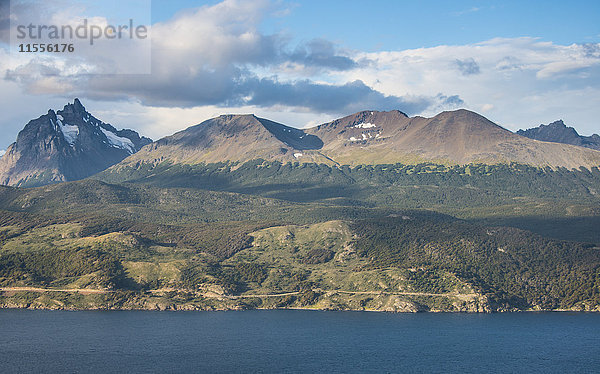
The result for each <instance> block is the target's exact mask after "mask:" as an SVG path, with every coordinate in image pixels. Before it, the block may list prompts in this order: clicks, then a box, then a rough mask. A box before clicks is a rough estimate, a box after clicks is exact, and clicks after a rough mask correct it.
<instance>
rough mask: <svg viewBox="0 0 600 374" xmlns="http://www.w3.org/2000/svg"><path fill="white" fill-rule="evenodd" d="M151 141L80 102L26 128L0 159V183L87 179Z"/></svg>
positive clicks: (37, 182)
mask: <svg viewBox="0 0 600 374" xmlns="http://www.w3.org/2000/svg"><path fill="white" fill-rule="evenodd" d="M151 142H152V140H151V139H149V138H146V137H140V135H139V134H138V133H137V132H135V131H133V130H117V129H116V128H114V127H113V126H111V125H110V124H107V123H104V122H102V121H101V120H99V119H97V118H96V117H94V116H93V115H91V114H90V113H88V112H87V111H86V109H85V107H84V106H83V105H82V104H81V102H80V101H79V100H78V99H75V100H74V102H73V103H72V104H67V105H65V107H64V108H63V109H62V110H58V111H54V110H49V111H48V113H47V114H44V115H42V116H40V117H39V118H36V119H34V120H31V121H30V122H29V123H27V124H26V125H25V127H24V128H23V130H21V131H20V132H19V134H18V136H17V140H16V142H14V143H13V144H11V145H10V146H9V147H8V149H7V150H6V153H5V154H4V156H2V158H1V159H0V184H4V185H14V186H39V185H44V184H49V183H56V182H64V181H72V180H78V179H83V178H86V177H88V176H91V175H94V174H96V173H98V172H100V171H102V170H105V169H106V168H108V167H109V166H112V165H114V164H116V163H118V162H120V161H121V160H123V159H124V158H126V157H127V156H129V155H131V154H133V153H135V152H137V151H138V150H139V149H140V148H141V147H143V146H144V145H147V144H149V143H151Z"/></svg>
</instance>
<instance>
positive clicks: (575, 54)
mask: <svg viewBox="0 0 600 374" xmlns="http://www.w3.org/2000/svg"><path fill="white" fill-rule="evenodd" d="M49 4H52V6H50V5H49ZM599 15H600V2H598V1H570V2H564V1H548V0H546V1H391V0H388V1H384V0H380V1H370V2H366V1H354V0H347V1H333V0H330V1H286V0H257V1H252V0H225V1H191V0H171V1H162V0H152V1H151V0H119V1H117V0H105V1H103V2H97V1H75V0H56V1H53V2H47V1H46V2H44V1H42V0H38V1H36V0H12V1H11V2H9V1H7V0H0V40H1V41H0V77H1V79H0V113H1V115H0V126H1V128H2V131H1V132H0V149H5V148H6V147H7V146H8V145H9V144H10V143H11V142H13V141H14V140H15V138H16V136H17V133H18V132H19V131H20V130H21V129H22V128H23V126H24V125H25V124H26V123H27V122H28V121H29V120H31V119H33V118H37V117H38V116H40V115H42V114H45V113H46V111H47V110H48V109H50V108H52V109H60V108H62V106H63V105H64V104H66V103H67V102H69V101H72V100H73V98H74V97H78V98H79V99H80V100H81V101H82V102H83V104H84V105H85V106H86V107H87V109H88V110H89V111H90V112H92V114H94V115H95V116H96V117H98V118H100V119H102V120H103V121H105V122H109V123H111V124H113V125H114V126H115V127H117V128H132V129H135V130H137V131H138V132H140V133H141V134H143V135H146V136H149V137H152V138H153V139H158V138H160V137H163V136H166V135H170V134H172V133H174V132H176V131H179V130H182V129H184V128H186V127H188V126H191V125H194V124H197V123H200V122H202V121H203V120H206V119H208V118H211V117H214V116H218V115H220V114H224V113H255V114H256V115H259V116H262V117H266V118H269V119H272V120H275V121H278V122H282V123H285V124H287V125H290V126H295V127H308V126H312V125H318V124H321V123H324V122H328V121H330V120H333V119H335V118H339V117H341V116H344V115H348V114H351V113H353V112H357V111H360V110H392V109H398V110H401V111H403V112H405V113H407V114H409V115H411V116H413V115H422V116H433V115H435V114H437V113H439V112H440V111H444V110H454V109H458V108H466V109H469V110H473V111H476V112H478V113H480V114H482V115H484V116H486V117H487V118H489V119H490V120H492V121H494V122H495V123H497V124H499V125H501V126H503V127H505V128H508V129H510V130H513V131H514V130H517V129H519V128H529V127H534V126H538V125H539V124H542V123H544V124H547V123H550V122H552V121H555V120H558V119H563V120H564V121H565V123H566V124H567V125H569V126H573V127H575V128H576V129H577V130H578V131H579V132H580V133H582V134H584V135H591V134H592V133H600V22H598V17H599ZM76 16H78V17H83V16H85V17H87V18H89V19H90V20H91V21H90V22H92V23H95V24H98V25H107V24H110V23H111V22H121V21H123V20H127V19H129V18H131V19H134V20H136V21H137V22H139V23H141V24H146V23H147V24H148V26H149V29H150V30H151V38H150V39H148V40H145V42H149V43H150V44H145V45H146V46H147V45H150V46H151V53H150V54H145V53H144V52H145V51H146V50H145V49H143V48H142V47H140V46H138V45H127V46H123V45H116V44H114V43H113V44H111V43H108V42H106V43H103V42H98V43H97V45H94V47H93V48H87V49H83V48H81V49H79V48H78V50H77V51H76V53H73V54H72V55H71V56H69V57H65V58H62V57H42V58H41V57H39V56H35V55H33V54H30V55H27V56H25V55H24V54H22V53H21V54H15V53H14V50H13V53H11V50H10V48H9V46H10V43H9V41H10V39H9V38H8V36H7V35H8V33H7V32H6V30H7V29H9V28H10V27H11V23H10V22H9V20H10V19H12V20H13V25H14V22H16V21H15V20H22V19H25V18H26V17H35V19H36V20H38V22H49V21H48V20H50V19H51V20H53V22H59V21H57V20H63V22H71V21H72V20H73V19H75V18H74V17H76ZM12 36H13V37H14V33H13V34H12ZM12 44H13V47H14V41H13V43H12ZM15 56H16V57H15ZM69 59H71V60H69ZM115 65H119V66H124V67H126V68H129V71H127V72H126V74H125V73H122V72H121V71H120V70H114V72H117V73H111V71H113V70H110V69H111V68H114V67H115ZM144 66H146V67H150V68H149V71H144V69H143V67H144ZM132 69H133V71H131V70H132ZM136 69H137V70H136ZM119 72H120V73H119ZM132 72H133V73H135V74H132ZM148 72H149V74H146V73H148Z"/></svg>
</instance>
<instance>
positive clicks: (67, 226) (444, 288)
mask: <svg viewBox="0 0 600 374" xmlns="http://www.w3.org/2000/svg"><path fill="white" fill-rule="evenodd" d="M598 165H600V152H598V151H595V150H591V149H586V148H583V147H578V146H573V145H565V144H558V143H546V142H542V141H537V140H532V139H528V138H526V137H522V136H519V135H516V134H513V133H511V132H509V131H507V130H505V129H503V128H501V127H499V126H497V125H495V124H493V123H491V122H490V121H488V120H487V119H485V118H483V117H481V116H479V115H477V114H475V113H472V112H468V111H464V110H461V111H456V112H444V113H441V114H440V115H438V116H436V117H433V118H421V117H414V118H409V117H407V116H405V115H404V114H403V113H401V112H398V111H392V112H371V111H368V112H360V113H357V114H354V115H352V116H348V117H345V118H342V119H339V120H336V121H333V122H331V123H327V124H323V125H321V126H318V127H315V128H312V129H305V130H299V129H295V128H292V127H288V126H285V125H283V124H279V123H276V122H272V121H269V120H265V119H261V118H258V117H255V116H252V115H244V116H241V115H240V116H221V117H218V118H215V119H211V120H208V121H205V122H203V123H201V124H200V125H197V126H193V127H191V128H189V129H187V130H184V131H182V132H179V133H177V134H174V135H172V136H170V137H166V138H163V139H160V140H158V141H156V142H154V143H151V144H148V145H146V146H144V147H143V148H142V149H141V150H140V151H138V152H137V153H133V154H131V155H129V156H128V157H127V158H125V159H124V160H123V161H121V162H120V163H118V164H116V165H114V166H112V167H110V168H109V169H107V170H105V171H103V172H101V173H100V174H96V175H94V176H92V177H90V178H87V179H85V180H81V181H74V182H65V183H58V184H53V185H47V186H42V187H36V188H21V187H9V186H0V212H1V214H0V292H2V293H1V296H0V305H2V306H3V307H22V308H56V309H177V310H181V309H185V310H215V309H217V310H221V309H250V308H316V309H329V310H379V311H399V312H417V311H469V312H493V311H513V310H587V311H592V310H595V311H598V310H600V248H599V245H600V230H598V228H599V227H600V197H599V195H598V193H599V191H600V170H598V168H597V166H598Z"/></svg>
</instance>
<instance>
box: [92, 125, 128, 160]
mask: <svg viewBox="0 0 600 374" xmlns="http://www.w3.org/2000/svg"><path fill="white" fill-rule="evenodd" d="M100 130H102V132H103V133H104V135H105V136H106V139H108V142H109V143H110V145H111V146H113V147H114V148H121V149H125V150H126V151H127V152H129V153H130V154H133V153H135V146H134V145H133V143H132V142H131V140H129V139H127V138H124V137H121V136H119V135H117V134H115V133H114V132H112V131H109V130H106V129H105V128H104V127H101V126H100Z"/></svg>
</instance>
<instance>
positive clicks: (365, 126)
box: [354, 122, 377, 129]
mask: <svg viewBox="0 0 600 374" xmlns="http://www.w3.org/2000/svg"><path fill="white" fill-rule="evenodd" d="M354 127H356V128H357V129H370V128H372V127H377V125H375V124H373V123H370V122H362V123H359V124H358V125H354Z"/></svg>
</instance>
